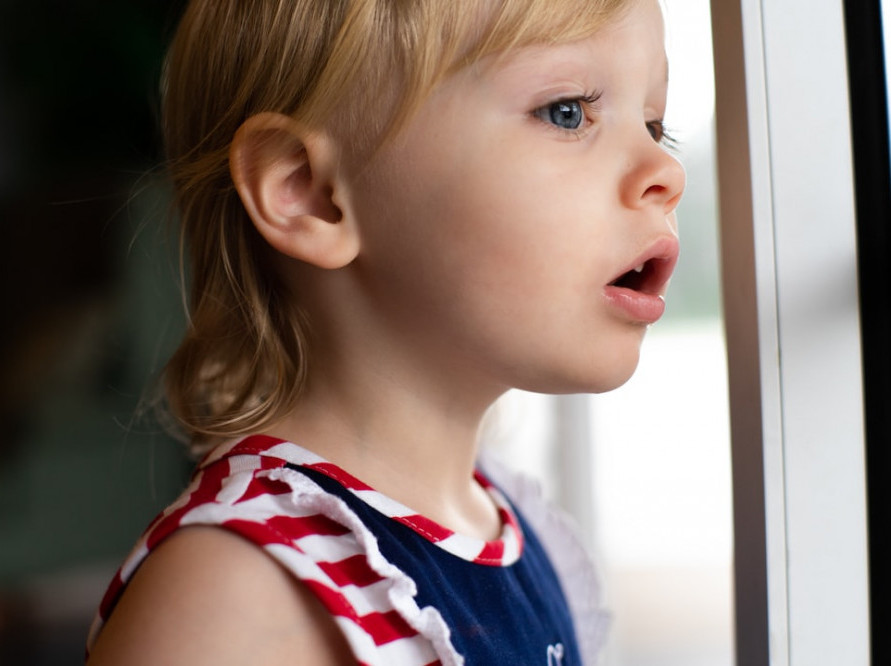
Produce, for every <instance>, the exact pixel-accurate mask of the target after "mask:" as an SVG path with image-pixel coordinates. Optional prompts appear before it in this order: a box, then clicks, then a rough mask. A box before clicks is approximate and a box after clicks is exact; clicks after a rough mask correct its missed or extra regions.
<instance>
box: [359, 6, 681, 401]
mask: <svg viewBox="0 0 891 666" xmlns="http://www.w3.org/2000/svg"><path fill="white" fill-rule="evenodd" d="M666 89H667V64H666V59H665V52H664V38H663V24H662V16H661V11H660V9H659V6H658V4H657V2H656V1H655V0H641V1H640V2H636V3H634V5H633V6H632V8H631V9H630V10H629V11H628V12H626V13H625V14H623V15H622V16H621V17H620V18H619V19H617V20H616V21H614V22H613V23H612V24H610V25H608V26H607V27H605V28H604V29H603V30H601V31H600V32H598V33H597V34H596V35H595V36H594V37H592V38H589V39H586V40H583V41H579V42H574V43H570V44H564V45H557V46H541V47H538V46H536V47H530V48H524V49H520V50H517V51H516V52H512V53H511V54H509V55H508V56H506V57H502V58H500V59H499V58H492V59H490V60H486V61H483V62H481V63H477V64H476V65H474V66H472V67H469V68H467V69H465V70H463V71H460V72H458V73H457V74H456V75H454V76H452V77H451V78H449V79H447V80H446V81H445V82H444V83H443V84H442V85H441V86H439V87H438V88H437V89H436V90H435V91H434V93H433V94H432V96H431V97H430V98H429V99H428V100H427V101H426V102H425V104H424V105H423V106H422V107H421V109H420V110H419V112H418V113H417V114H416V115H414V116H413V117H412V119H411V120H410V121H409V123H408V124H407V126H406V127H405V128H404V129H402V130H401V131H400V132H399V134H398V135H397V136H396V137H395V138H394V139H393V140H391V141H389V142H388V143H386V144H385V145H384V146H383V147H382V149H381V150H380V152H379V153H378V154H377V155H376V156H375V158H374V159H373V161H372V162H371V163H370V164H368V165H367V168H365V169H364V170H361V171H359V172H358V173H361V175H359V176H357V177H356V179H355V182H354V183H352V189H351V195H350V196H351V202H352V209H353V210H354V211H356V214H357V215H358V217H357V219H358V221H359V225H360V230H361V234H362V251H361V254H360V256H359V258H358V260H357V262H356V267H355V270H357V271H359V272H360V273H361V275H362V280H361V282H362V284H363V289H364V290H365V293H366V296H367V298H368V299H369V302H370V303H371V304H372V310H373V311H375V312H378V313H380V314H381V315H382V317H381V321H383V322H386V324H384V325H385V326H387V327H389V330H390V334H391V335H392V336H393V337H394V338H398V339H399V348H400V349H402V350H403V351H404V352H405V353H407V354H414V355H416V357H417V358H418V359H419V362H426V363H428V365H429V364H432V363H437V364H440V365H442V366H443V367H444V368H445V367H447V368H449V371H455V370H456V369H459V370H460V369H464V370H466V371H467V372H473V373H475V374H476V375H478V376H480V377H483V378H485V379H486V380H487V381H491V382H492V383H493V384H494V385H499V386H502V387H517V388H523V389H526V390H533V391H541V392H552V393H562V392H581V391H593V392H599V391H605V390H609V389H612V388H615V387H616V386H618V385H620V384H622V383H623V382H624V381H626V380H627V379H628V377H630V375H631V373H632V372H633V370H634V368H635V367H636V365H637V361H638V355H639V348H640V343H641V341H642V338H643V336H644V333H645V331H646V328H647V326H648V325H649V324H651V323H653V322H654V321H655V320H657V319H658V318H659V317H660V316H661V314H662V308H663V301H662V296H663V295H664V292H665V289H666V286H667V281H668V278H669V276H670V274H671V271H672V269H673V267H674V264H675V261H676V259H677V252H678V245H677V235H676V224H675V218H674V210H675V207H676V206H677V204H678V201H679V199H680V197H681V193H682V191H683V188H684V172H683V169H682V168H681V166H680V164H679V163H678V162H677V161H676V160H675V159H674V158H673V157H672V156H671V155H670V154H668V153H667V152H666V151H665V149H664V146H663V145H662V139H663V136H662V123H661V119H662V117H663V115H664V112H665V97H666Z"/></svg>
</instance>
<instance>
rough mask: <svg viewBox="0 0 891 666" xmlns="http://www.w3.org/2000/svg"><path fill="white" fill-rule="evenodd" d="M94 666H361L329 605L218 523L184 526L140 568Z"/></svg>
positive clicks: (93, 655)
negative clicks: (214, 525) (216, 524)
mask: <svg viewBox="0 0 891 666" xmlns="http://www.w3.org/2000/svg"><path fill="white" fill-rule="evenodd" d="M89 664H90V666H105V665H117V664H127V665H128V666H131V665H132V666H141V665H142V664H146V665H149V664H151V665H155V664H170V665H171V666H176V665H179V664H182V665H183V666H186V665H188V666H200V665H202V664H214V666H229V665H232V666H234V665H236V664H238V665H241V664H264V665H269V666H275V665H277V664H289V665H292V666H293V665H296V664H299V665H300V666H346V665H347V664H349V665H353V666H355V664H356V661H355V659H354V658H353V657H352V655H351V652H350V650H349V648H348V646H347V644H346V640H345V639H344V637H343V635H342V634H341V632H340V630H339V629H338V628H337V626H336V625H335V623H334V621H333V619H332V618H331V616H330V615H329V614H328V612H327V611H326V610H325V608H324V607H323V606H322V605H321V603H320V602H319V601H318V600H317V599H316V598H315V597H314V596H313V595H312V594H311V593H310V592H309V591H308V590H307V589H306V588H305V587H304V586H303V585H302V584H301V583H300V582H299V581H297V580H295V579H294V578H293V577H292V576H291V575H289V574H288V573H287V572H286V571H285V570H284V569H282V568H281V567H280V566H279V565H278V564H277V563H276V562H275V561H274V560H272V559H271V558H269V557H268V556H267V555H266V554H264V553H263V552H262V551H261V550H260V549H258V548H257V547H256V546H254V545H252V544H250V543H248V542H247V541H245V540H243V539H241V538H240V537H238V536H237V535H235V534H231V533H229V532H226V531H225V530H222V529H218V528H213V527H189V528H186V529H183V530H180V531H179V532H177V533H176V534H174V535H173V536H171V537H170V538H169V539H167V540H166V541H165V542H164V543H163V544H161V545H160V546H159V547H158V549H157V550H156V551H154V552H153V553H152V554H151V555H150V556H149V557H148V558H147V559H146V561H145V562H144V563H143V565H142V566H141V567H140V569H139V571H137V573H136V575H135V576H134V577H133V580H132V581H131V582H130V584H129V585H128V587H127V589H126V591H125V592H124V594H123V596H122V597H121V600H120V602H119V603H118V605H117V607H116V608H115V611H114V613H113V614H112V616H111V618H109V620H108V622H107V624H106V625H105V627H104V628H103V630H102V632H101V634H100V635H99V638H98V640H97V641H96V644H95V646H94V647H93V650H92V651H91V655H90V661H89Z"/></svg>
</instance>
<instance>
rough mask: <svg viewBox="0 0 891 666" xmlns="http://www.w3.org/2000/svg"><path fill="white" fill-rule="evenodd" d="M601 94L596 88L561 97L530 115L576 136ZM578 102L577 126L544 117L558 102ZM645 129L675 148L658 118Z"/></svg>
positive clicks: (660, 140)
mask: <svg viewBox="0 0 891 666" xmlns="http://www.w3.org/2000/svg"><path fill="white" fill-rule="evenodd" d="M602 95H603V92H602V91H599V90H596V91H594V92H592V93H591V94H589V95H584V96H582V97H566V98H563V99H558V100H554V101H553V102H548V103H547V104H545V105H544V106H540V107H539V108H537V109H535V110H534V111H533V112H532V115H533V116H534V117H536V118H538V119H539V120H540V121H542V122H543V123H544V124H545V125H547V126H548V127H549V128H551V129H553V130H556V131H557V132H561V133H563V134H570V135H572V136H578V135H579V134H581V133H582V132H583V131H584V130H585V128H586V123H585V121H586V120H587V119H588V117H589V116H590V114H591V113H592V112H593V111H594V110H596V107H597V102H598V101H600V98H601V96H602ZM576 103H577V104H580V105H581V112H582V114H583V117H582V119H581V124H580V125H579V127H574V128H569V127H560V126H559V125H557V124H555V123H553V122H551V121H550V120H548V119H547V118H545V114H546V113H547V112H549V111H550V110H551V109H553V108H554V107H555V106H556V105H558V104H576ZM646 126H647V131H648V132H649V133H650V136H651V137H653V141H655V142H656V143H658V144H661V145H663V146H665V147H666V148H668V149H671V150H673V149H676V148H677V141H676V140H675V138H674V137H673V136H672V135H671V132H670V131H669V129H668V128H667V127H666V126H665V122H664V121H663V120H662V119H661V118H660V119H658V120H650V121H647V123H646Z"/></svg>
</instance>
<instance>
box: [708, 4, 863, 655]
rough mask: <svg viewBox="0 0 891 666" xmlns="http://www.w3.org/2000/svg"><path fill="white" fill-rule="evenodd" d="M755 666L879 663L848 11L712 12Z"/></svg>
mask: <svg viewBox="0 0 891 666" xmlns="http://www.w3.org/2000/svg"><path fill="white" fill-rule="evenodd" d="M712 21H713V32H714V35H713V38H714V43H715V76H716V98H717V103H716V107H717V111H716V113H717V132H718V141H717V145H718V174H719V201H720V208H721V233H722V270H723V282H724V306H725V324H726V328H727V345H728V357H729V359H728V360H729V384H730V386H729V392H730V409H731V439H732V448H733V475H734V525H735V539H736V546H735V548H736V552H735V555H736V564H735V566H736V583H735V592H736V611H737V619H736V621H737V663H738V664H739V666H760V665H762V664H764V665H766V664H770V666H820V665H822V664H826V665H829V664H832V665H837V664H845V666H859V665H864V666H865V665H867V664H869V598H868V597H869V579H868V567H867V531H866V524H867V523H866V486H865V478H866V477H865V463H864V434H863V433H864V428H863V415H862V410H863V399H862V373H861V355H860V353H861V350H860V328H859V310H858V292H857V253H856V231H855V213H854V196H853V173H852V172H853V169H852V151H851V141H850V133H849V127H850V120H849V118H850V115H849V108H848V93H847V91H848V85H847V84H848V78H847V69H846V52H845V35H844V16H843V5H842V2H841V0H820V2H815V1H814V0H712Z"/></svg>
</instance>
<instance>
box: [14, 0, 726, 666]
mask: <svg viewBox="0 0 891 666" xmlns="http://www.w3.org/2000/svg"><path fill="white" fill-rule="evenodd" d="M183 4H184V2H183V1H182V0H177V1H173V0H127V1H126V2H120V0H116V1H112V0H92V1H86V0H83V1H80V2H72V1H71V0H64V1H63V0H32V1H31V2H27V3H25V2H18V3H13V2H10V1H9V0H7V1H6V2H4V3H2V5H0V253H2V255H0V259H2V260H0V266H2V267H3V269H2V270H3V271H4V274H3V275H4V279H3V280H2V282H0V285H2V286H0V289H2V290H3V302H5V303H6V304H7V306H6V307H7V313H8V314H7V315H6V316H5V317H4V318H3V322H4V323H3V325H2V326H0V368H2V374H0V377H2V379H0V664H29V665H37V666H40V665H42V664H75V663H81V662H82V658H83V657H82V655H83V644H84V640H85V636H86V632H87V627H88V625H89V622H90V620H91V619H92V615H93V613H94V611H95V608H96V606H97V604H98V602H99V599H100V597H101V595H102V593H103V592H104V589H105V585H106V584H107V582H108V581H109V579H110V577H111V576H112V575H113V573H114V571H115V569H116V568H117V566H118V565H119V563H120V561H121V560H122V558H123V557H124V556H125V555H126V553H127V552H128V550H129V549H130V547H131V545H132V544H133V542H134V541H135V539H136V538H137V537H138V536H139V534H140V533H141V532H142V530H143V529H144V527H145V525H146V524H147V522H148V521H149V520H150V519H151V518H152V517H153V516H154V514H155V513H156V512H157V511H158V510H159V509H160V508H162V507H163V506H164V505H165V504H167V503H168V502H169V501H170V500H172V499H173V498H174V497H175V496H176V494H177V493H178V492H179V490H180V489H181V488H182V487H183V485H184V483H185V481H186V480H187V478H188V474H189V470H190V466H191V465H190V463H189V461H188V460H187V458H186V457H185V455H184V453H183V450H182V448H181V446H180V445H179V444H178V443H176V442H173V441H171V440H170V439H169V438H167V437H166V436H165V435H164V434H163V432H162V430H161V428H160V427H158V425H157V424H156V423H155V421H154V420H153V419H152V416H151V413H150V404H151V399H152V395H153V394H152V390H151V389H152V386H153V381H154V379H155V378H156V376H157V373H158V372H159V370H160V368H161V367H162V366H163V364H164V362H165V360H166V358H167V356H168V355H169V353H170V352H171V351H172V349H173V346H174V345H175V344H176V342H177V340H178V338H179V335H180V332H181V330H182V326H183V317H182V308H181V298H180V295H179V288H178V268H177V259H176V248H175V240H174V238H175V235H174V234H173V233H171V232H170V231H169V229H168V228H167V227H166V219H167V197H166V190H165V187H164V184H163V180H162V179H161V178H160V177H159V176H158V174H157V172H156V167H157V164H158V161H159V150H158V146H159V140H158V131H157V108H158V92H157V90H158V78H159V75H160V63H161V56H162V53H163V51H164V47H165V44H166V42H167V40H168V39H169V37H170V35H171V34H172V31H173V28H174V26H175V23H176V19H177V17H178V14H179V12H180V11H181V9H182V5H183ZM666 4H667V14H668V19H669V57H670V60H671V78H672V81H671V97H670V101H669V117H668V119H667V121H668V125H669V127H670V128H671V129H673V130H674V134H675V135H676V137H677V138H678V139H679V148H678V152H679V154H680V156H681V158H682V160H683V161H684V163H685V165H686V168H687V171H688V189H687V192H686V195H685V198H684V201H683V203H682V205H681V209H680V212H679V218H680V221H681V234H682V245H683V251H682V261H681V264H680V267H679V269H678V272H677V275H676V278H675V280H674V282H673V285H672V289H671V293H670V296H669V309H668V313H667V315H666V317H665V319H664V320H663V321H662V322H660V323H659V324H658V325H657V326H655V327H654V328H653V330H652V331H651V333H650V335H649V338H648V341H647V343H646V344H645V347H644V353H643V356H642V360H641V366H640V370H639V372H638V374H637V375H636V376H635V378H634V379H632V381H631V382H629V384H628V385H626V386H625V387H623V388H622V389H620V390H618V391H616V392H614V393H612V394H609V395H606V396H596V397H593V398H590V399H585V405H584V419H585V423H583V424H582V425H581V426H580V427H581V428H582V431H583V436H584V438H585V441H586V442H587V446H588V447H589V448H590V461H591V466H590V470H589V472H590V474H589V476H588V477H587V479H588V482H589V485H590V488H588V489H587V490H588V491H589V492H590V496H591V503H592V506H591V511H590V512H589V514H588V515H587V518H585V517H582V519H580V522H582V523H583V526H584V527H585V529H586V532H587V537H588V539H589V542H590V543H591V545H592V547H593V548H594V549H595V551H596V552H597V554H598V556H599V559H600V562H601V568H602V570H603V574H604V579H605V581H606V592H607V599H608V604H609V606H610V608H611V610H612V612H613V615H614V624H613V630H612V634H611V639H610V644H609V646H608V649H607V661H608V664H609V666H681V665H683V666H699V665H702V666H723V665H725V664H726V665H728V666H729V664H731V663H732V631H731V628H732V615H731V605H732V594H731V587H730V572H731V565H732V560H731V557H732V545H731V524H730V470H729V437H728V434H727V422H726V419H727V416H726V378H725V374H724V367H725V366H724V363H725V361H724V350H723V335H722V328H721V318H720V301H719V292H720V288H719V276H718V264H717V235H716V234H717V215H716V206H715V201H714V188H715V186H714V159H713V152H714V145H713V113H712V109H713V82H712V73H711V41H710V36H709V17H708V0H668V2H667V3H666ZM562 413H563V412H562V411H561V407H560V404H559V402H558V401H555V400H554V399H552V398H548V397H544V396H534V395H530V394H519V393H515V394H511V395H509V396H508V397H507V399H506V400H505V401H504V403H503V405H502V406H501V409H500V410H499V416H500V418H499V424H498V428H497V430H498V436H497V437H495V439H497V440H498V441H497V442H495V444H494V446H495V447H496V448H501V449H503V450H506V451H504V452H506V453H507V454H508V457H509V458H510V459H511V460H513V461H515V462H517V464H518V465H519V466H520V467H523V468H525V469H527V470H529V471H531V472H533V473H535V474H536V475H538V476H539V477H540V478H541V479H542V482H543V485H544V487H545V490H546V491H547V492H549V493H551V494H552V495H554V496H555V498H556V499H559V493H558V492H556V489H557V488H558V487H559V485H560V483H559V481H558V480H559V479H560V473H559V471H557V467H555V465H554V463H553V455H552V452H553V451H554V449H555V447H558V446H559V445H560V442H559V439H560V437H561V433H564V432H565V423H562V422H561V414H562Z"/></svg>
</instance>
